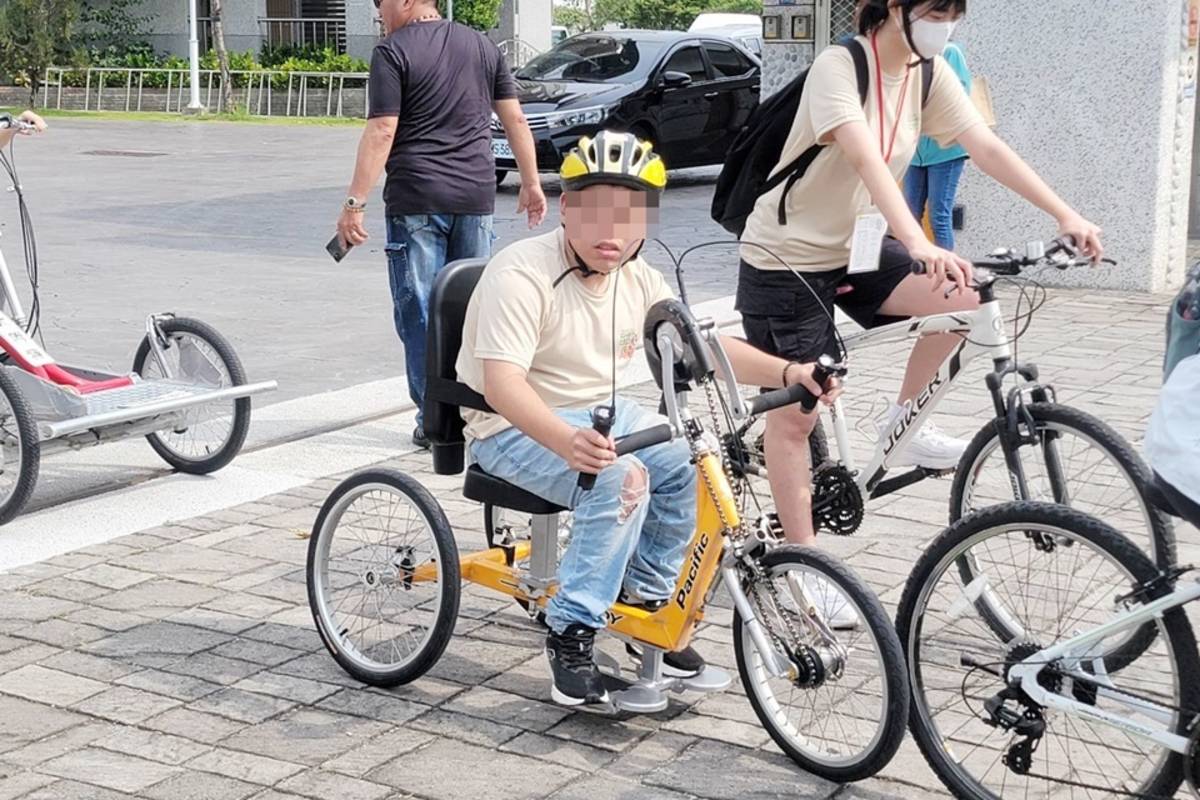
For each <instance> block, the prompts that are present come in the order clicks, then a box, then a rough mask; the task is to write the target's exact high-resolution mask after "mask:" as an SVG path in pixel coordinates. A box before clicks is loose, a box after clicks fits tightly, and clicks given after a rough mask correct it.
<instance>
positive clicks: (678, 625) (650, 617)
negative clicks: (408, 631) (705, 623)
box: [412, 452, 740, 651]
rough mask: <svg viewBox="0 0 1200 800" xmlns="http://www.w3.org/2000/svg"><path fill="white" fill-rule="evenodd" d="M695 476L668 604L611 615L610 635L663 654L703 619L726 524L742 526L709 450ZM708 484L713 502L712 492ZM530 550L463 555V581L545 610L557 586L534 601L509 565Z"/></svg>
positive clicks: (420, 573)
mask: <svg viewBox="0 0 1200 800" xmlns="http://www.w3.org/2000/svg"><path fill="white" fill-rule="evenodd" d="M696 472H697V478H698V481H697V488H696V532H695V533H694V534H693V535H692V541H691V544H690V546H689V547H688V556H687V559H686V560H685V561H684V562H683V567H682V569H681V570H680V573H679V579H678V580H677V581H676V582H675V591H674V592H672V594H671V598H670V600H669V601H668V602H667V604H666V605H665V606H663V607H662V608H660V609H658V610H657V611H649V610H647V609H645V608H641V607H638V606H627V605H624V604H622V603H617V604H615V605H614V606H613V607H612V609H611V610H610V611H609V613H608V629H609V630H610V631H612V632H614V633H617V634H620V635H622V636H625V637H627V638H629V639H632V640H634V641H638V642H643V643H645V644H648V645H651V646H653V647H658V648H661V649H663V650H669V651H677V650H681V649H683V648H684V647H687V645H688V642H689V641H690V640H691V638H692V632H693V631H694V630H695V629H696V625H697V624H698V623H699V622H700V620H702V619H703V618H704V604H705V601H706V600H707V599H708V591H709V589H710V588H711V587H712V585H713V581H715V580H716V577H717V571H718V569H719V567H720V564H721V555H722V553H723V552H724V550H725V538H724V537H725V531H726V530H727V528H726V526H728V529H730V530H734V529H736V528H737V527H738V525H739V524H740V520H739V517H738V510H737V502H736V501H735V500H734V497H733V491H732V490H731V489H730V486H729V482H728V481H727V480H726V478H725V471H724V470H723V469H722V467H721V461H720V459H719V458H717V456H716V455H714V454H713V453H711V452H704V453H702V454H701V455H700V457H699V458H698V459H697V461H696ZM710 486H711V487H712V491H713V493H714V494H715V495H716V498H715V499H714V498H713V497H712V496H710V494H709V489H708V487H710ZM722 520H724V522H722ZM529 550H530V543H529V542H527V541H524V542H520V543H518V544H517V545H516V546H515V547H514V548H512V551H511V556H510V554H509V553H507V552H506V551H505V550H504V549H503V548H500V547H493V548H491V549H489V550H484V551H482V552H478V553H472V554H470V555H467V556H463V557H462V558H460V560H459V565H460V567H461V570H462V579H463V580H464V581H467V582H468V583H474V584H478V585H480V586H486V587H487V588H489V589H493V590H495V591H497V592H499V593H501V594H506V595H509V596H511V597H515V598H518V599H521V600H524V601H526V602H527V603H530V604H535V605H537V606H538V607H544V606H545V605H546V603H547V601H548V600H549V599H550V597H551V596H553V593H554V589H553V587H552V588H551V590H550V591H549V592H548V593H547V594H543V595H541V596H539V597H537V598H530V597H529V596H528V595H527V594H526V593H525V591H524V590H523V589H522V588H521V571H520V570H519V569H518V568H516V567H513V566H509V561H510V558H511V561H512V562H513V563H519V562H521V561H524V560H526V559H527V558H528V557H529ZM412 579H413V580H414V581H422V580H436V579H437V566H436V565H433V564H429V565H426V566H424V567H421V568H419V569H417V570H416V572H415V574H414V575H413V578H412Z"/></svg>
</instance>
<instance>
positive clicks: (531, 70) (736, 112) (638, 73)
mask: <svg viewBox="0 0 1200 800" xmlns="http://www.w3.org/2000/svg"><path fill="white" fill-rule="evenodd" d="M761 73H762V69H761V65H760V63H759V61H758V59H757V58H755V57H754V56H753V55H752V54H750V53H749V52H748V51H746V50H744V49H743V48H742V47H741V46H740V45H738V44H736V43H735V42H733V41H731V40H729V39H725V38H722V37H720V36H715V35H705V34H704V33H702V32H701V33H682V32H674V31H636V30H634V31H604V32H599V33H584V34H580V35H579V36H572V37H571V38H570V39H565V40H563V41H562V42H559V43H558V44H557V45H556V46H555V47H553V48H551V49H550V50H548V51H546V52H545V53H543V54H542V55H540V56H538V57H537V58H535V59H533V60H532V61H530V62H529V63H528V64H527V65H525V66H524V67H523V68H521V69H520V70H518V71H517V73H516V77H517V83H518V84H519V86H520V95H519V98H520V100H521V107H522V109H523V110H524V111H525V117H526V119H528V120H529V127H530V129H531V130H532V131H533V137H534V139H535V141H536V143H537V158H538V168H539V169H540V170H543V171H546V172H550V171H557V170H558V167H559V165H560V164H561V163H562V159H563V156H564V155H565V154H566V152H567V151H568V150H569V149H570V148H571V147H573V146H574V145H575V143H576V142H578V141H579V137H580V136H584V135H591V134H593V133H595V132H596V131H597V130H599V129H600V128H611V129H615V130H627V131H632V132H634V133H636V134H637V135H638V136H640V137H642V138H643V139H648V140H649V141H651V142H653V144H654V148H655V150H657V151H658V152H659V153H660V154H661V155H662V157H663V160H664V161H665V162H666V164H667V167H668V168H669V169H674V168H678V167H696V166H703V165H706V164H720V163H722V162H723V161H724V160H725V153H726V152H727V151H728V150H729V146H730V145H731V144H733V139H734V137H735V136H737V133H738V131H739V130H741V128H742V126H743V125H744V124H745V123H746V118H747V117H749V116H750V112H752V111H753V110H754V107H755V106H756V105H758V91H759V82H760V79H761ZM492 153H493V154H494V155H495V157H496V180H497V182H499V181H502V180H504V176H505V174H506V173H508V172H509V171H511V170H515V169H516V166H517V165H516V161H515V160H514V159H513V154H512V148H511V147H510V146H509V144H508V141H507V140H506V139H505V138H504V130H503V128H501V126H500V122H499V120H497V119H495V118H494V117H493V119H492Z"/></svg>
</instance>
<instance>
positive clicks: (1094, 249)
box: [1058, 212, 1104, 264]
mask: <svg viewBox="0 0 1200 800" xmlns="http://www.w3.org/2000/svg"><path fill="white" fill-rule="evenodd" d="M1102 235H1104V231H1102V230H1100V226H1099V225H1094V224H1093V223H1091V222H1088V221H1087V220H1086V219H1084V218H1083V217H1081V216H1079V215H1078V214H1076V213H1075V212H1071V214H1069V215H1067V216H1066V217H1063V218H1062V219H1060V220H1059V221H1058V236H1059V238H1060V239H1066V238H1068V237H1069V239H1070V241H1072V242H1073V243H1074V244H1075V247H1076V249H1078V250H1079V252H1081V253H1083V254H1084V255H1085V256H1088V257H1089V258H1091V259H1092V263H1093V264H1099V263H1100V259H1101V258H1103V257H1104V245H1102V244H1101V243H1100V237H1101V236H1102Z"/></svg>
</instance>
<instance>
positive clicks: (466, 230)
mask: <svg viewBox="0 0 1200 800" xmlns="http://www.w3.org/2000/svg"><path fill="white" fill-rule="evenodd" d="M494 238H495V236H494V235H493V233H492V215H491V214H406V215H404V216H399V217H388V220H387V246H386V248H385V249H386V251H387V259H388V282H389V283H390V285H391V288H392V315H393V317H394V319H395V324H396V333H398V334H399V335H400V341H402V342H404V363H405V367H406V372H407V373H408V394H409V397H411V398H412V401H413V402H414V403H416V404H417V426H418V427H420V425H421V421H422V419H423V418H424V414H423V411H424V404H425V325H426V321H427V319H428V317H429V293H430V292H431V291H432V289H433V279H434V278H436V277H437V274H438V273H439V272H441V270H442V267H444V266H446V264H448V263H449V262H451V261H457V260H458V259H460V258H487V257H488V256H490V255H491V254H492V240H493V239H494Z"/></svg>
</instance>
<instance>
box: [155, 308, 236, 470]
mask: <svg viewBox="0 0 1200 800" xmlns="http://www.w3.org/2000/svg"><path fill="white" fill-rule="evenodd" d="M160 329H161V330H162V332H163V334H164V335H165V336H166V342H165V347H164V357H165V360H166V362H167V367H168V369H167V372H169V373H170V376H171V377H172V378H175V379H178V380H181V381H185V382H187V383H195V384H198V385H201V386H210V387H212V388H222V387H227V386H238V385H240V384H243V383H245V382H246V371H245V370H244V369H243V368H242V362H241V361H240V360H239V359H238V357H237V353H235V352H234V350H233V346H232V345H230V344H229V342H228V341H227V340H226V339H225V337H224V336H222V335H221V334H219V333H217V331H216V330H215V329H214V328H213V327H212V326H210V325H207V324H205V323H203V322H200V321H199V320H195V319H186V318H184V317H175V318H171V319H165V320H162V321H161V323H160ZM133 371H134V372H136V373H137V374H138V375H140V376H142V377H143V378H165V377H167V375H166V374H165V373H164V370H163V368H162V365H160V364H159V362H158V359H157V358H155V357H154V356H153V355H152V354H151V352H150V340H149V339H142V343H141V345H139V346H138V349H137V354H136V355H135V356H134V358H133ZM185 413H186V415H187V416H186V418H185V419H184V420H182V421H181V422H179V423H178V424H176V425H175V426H174V427H173V428H168V429H165V430H161V431H156V432H154V433H152V434H150V435H148V436H147V437H146V439H147V441H149V442H150V446H151V447H153V448H154V452H156V453H158V454H159V455H160V456H162V458H163V460H164V461H166V462H167V463H168V464H170V465H171V466H172V467H174V468H175V469H177V470H179V471H180V472H189V473H192V474H195V475H206V474H208V473H210V472H214V471H216V470H218V469H220V468H221V467H224V466H225V465H226V464H228V463H229V462H230V461H232V460H233V458H234V456H236V455H237V454H238V451H239V450H241V449H242V444H243V443H244V442H245V441H246V432H247V431H248V430H249V429H250V398H249V397H242V398H239V399H237V400H224V401H220V402H214V403H208V404H205V405H202V406H198V407H196V408H192V409H188V411H187V412H185Z"/></svg>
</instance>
